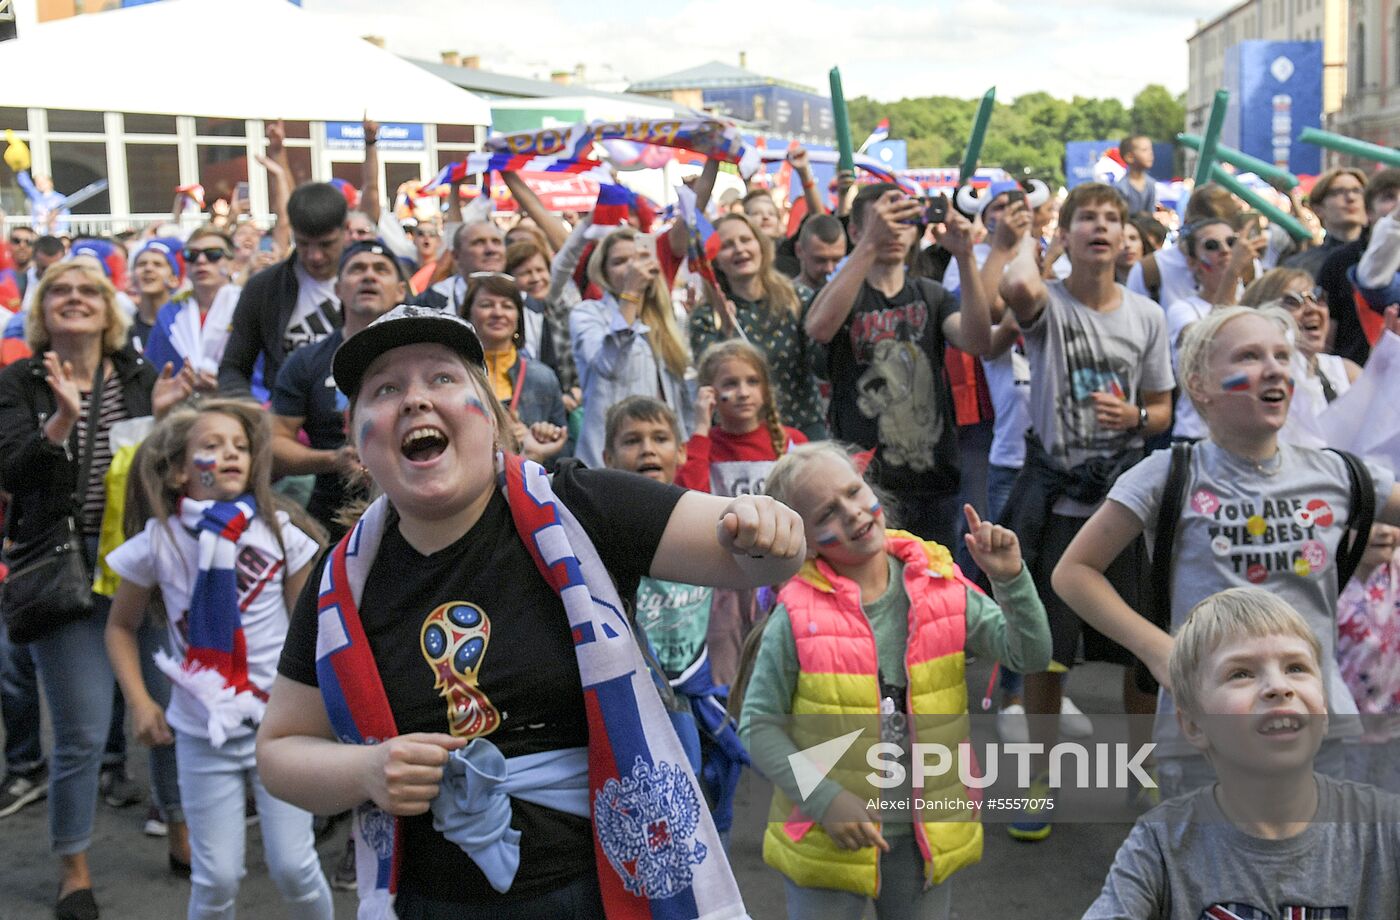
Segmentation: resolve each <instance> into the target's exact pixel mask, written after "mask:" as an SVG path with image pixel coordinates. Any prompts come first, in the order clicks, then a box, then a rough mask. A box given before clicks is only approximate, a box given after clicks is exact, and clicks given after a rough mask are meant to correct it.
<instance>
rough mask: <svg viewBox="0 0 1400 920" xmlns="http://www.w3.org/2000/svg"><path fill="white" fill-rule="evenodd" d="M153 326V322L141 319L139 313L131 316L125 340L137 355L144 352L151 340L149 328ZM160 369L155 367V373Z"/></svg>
mask: <svg viewBox="0 0 1400 920" xmlns="http://www.w3.org/2000/svg"><path fill="white" fill-rule="evenodd" d="M154 328H155V326H154V324H152V323H148V322H146V321H145V320H144V319H142V318H141V314H140V313H138V314H136V315H135V316H133V317H132V318H131V328H130V329H129V330H127V341H128V342H130V343H131V347H132V349H134V350H135V352H136V353H137V354H138V355H139V354H144V353H145V351H146V346H147V345H149V344H150V342H151V330H152V329H154ZM160 370H161V369H160V368H156V372H157V373H159V372H160Z"/></svg>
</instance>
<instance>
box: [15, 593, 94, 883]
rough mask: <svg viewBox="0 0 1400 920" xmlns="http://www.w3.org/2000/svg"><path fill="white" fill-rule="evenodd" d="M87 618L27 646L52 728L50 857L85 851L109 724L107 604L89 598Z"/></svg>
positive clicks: (60, 628)
mask: <svg viewBox="0 0 1400 920" xmlns="http://www.w3.org/2000/svg"><path fill="white" fill-rule="evenodd" d="M93 604H94V611H93V613H92V615H91V616H89V617H86V618H84V619H81V620H78V621H76V622H73V623H68V624H66V625H64V626H61V627H59V628H58V629H56V630H54V631H53V632H52V633H49V634H48V635H47V636H45V637H44V638H42V639H39V640H36V641H35V642H33V643H31V644H30V646H29V648H30V650H31V651H32V652H33V653H34V662H35V664H36V665H37V667H38V673H39V685H40V686H41V687H42V688H43V691H44V698H45V699H46V700H47V701H48V704H49V719H50V721H51V722H52V723H53V735H54V742H53V766H52V769H51V770H50V773H49V837H50V843H51V845H52V848H53V851H54V852H55V853H57V854H58V855H60V856H72V855H73V854H75V853H82V852H84V851H86V850H87V848H88V844H89V842H90V840H91V838H92V822H93V817H94V814H95V813H96V810H97V774H98V771H99V770H100V769H101V766H102V748H103V745H104V744H105V743H106V741H107V736H108V733H109V730H110V728H111V722H112V689H113V687H114V686H115V684H114V683H113V681H114V678H113V676H112V666H111V664H110V663H109V662H108V660H107V647H106V645H105V644H104V642H103V638H102V634H103V632H104V631H105V630H106V628H107V611H108V609H109V608H110V607H111V601H109V600H108V599H107V598H105V597H102V596H100V595H93Z"/></svg>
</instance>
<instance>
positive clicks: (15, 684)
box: [0, 622, 44, 774]
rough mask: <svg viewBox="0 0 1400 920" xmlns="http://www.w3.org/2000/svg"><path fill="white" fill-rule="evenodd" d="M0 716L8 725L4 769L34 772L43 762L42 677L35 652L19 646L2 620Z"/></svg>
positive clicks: (6, 770)
mask: <svg viewBox="0 0 1400 920" xmlns="http://www.w3.org/2000/svg"><path fill="white" fill-rule="evenodd" d="M0 718H3V721H4V726H5V772H6V774H13V773H32V772H34V771H35V770H37V769H38V768H39V767H42V766H43V765H44V750H43V748H42V747H41V746H40V744H39V678H38V675H37V674H36V673H35V669H34V655H33V654H32V653H31V652H30V650H29V646H27V645H16V644H14V643H13V642H11V641H10V634H9V631H8V630H7V629H5V626H4V623H3V622H0Z"/></svg>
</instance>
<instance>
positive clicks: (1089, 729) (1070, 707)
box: [1060, 696, 1094, 738]
mask: <svg viewBox="0 0 1400 920" xmlns="http://www.w3.org/2000/svg"><path fill="white" fill-rule="evenodd" d="M1060 732H1061V733H1063V734H1064V735H1065V736H1066V737H1069V738H1087V737H1089V736H1090V735H1092V734H1093V733H1094V723H1093V722H1090V721H1089V717H1088V716H1086V715H1085V714H1084V713H1082V712H1080V710H1079V707H1078V706H1076V705H1074V700H1072V699H1070V698H1069V697H1067V696H1065V697H1061V698H1060Z"/></svg>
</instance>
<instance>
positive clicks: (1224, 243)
mask: <svg viewBox="0 0 1400 920" xmlns="http://www.w3.org/2000/svg"><path fill="white" fill-rule="evenodd" d="M1238 239H1239V237H1236V236H1227V237H1225V239H1223V240H1201V248H1202V249H1204V250H1205V251H1206V252H1223V251H1224V252H1228V251H1229V250H1231V249H1234V248H1235V242H1236V241H1237V240H1238Z"/></svg>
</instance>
